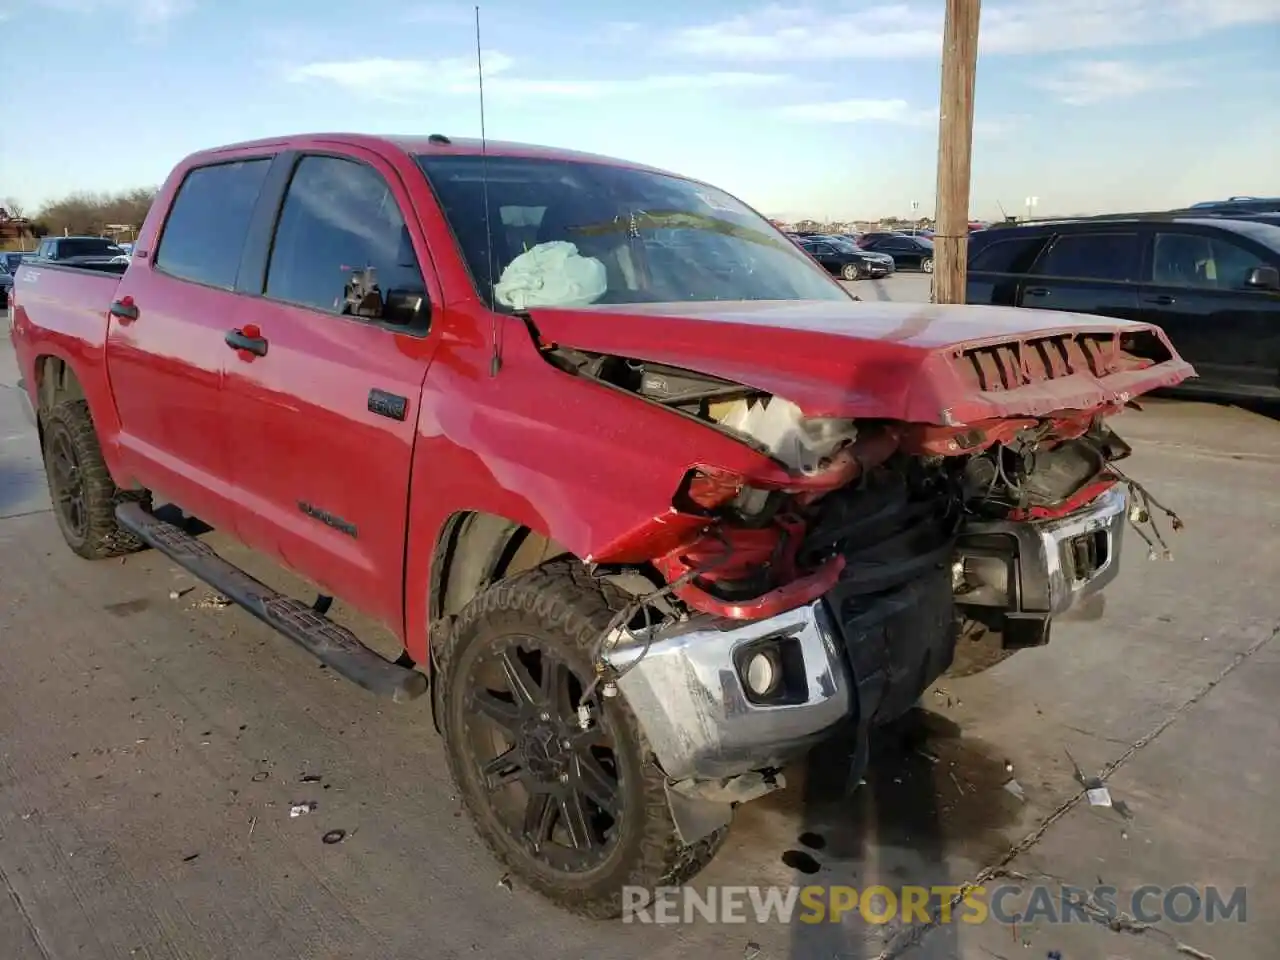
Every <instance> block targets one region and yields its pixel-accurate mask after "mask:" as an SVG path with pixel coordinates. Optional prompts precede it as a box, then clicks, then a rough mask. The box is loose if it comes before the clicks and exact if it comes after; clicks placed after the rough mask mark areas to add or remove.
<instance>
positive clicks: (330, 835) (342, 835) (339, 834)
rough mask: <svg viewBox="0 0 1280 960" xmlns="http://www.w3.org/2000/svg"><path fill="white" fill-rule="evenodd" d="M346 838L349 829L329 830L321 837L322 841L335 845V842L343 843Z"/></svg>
mask: <svg viewBox="0 0 1280 960" xmlns="http://www.w3.org/2000/svg"><path fill="white" fill-rule="evenodd" d="M345 839H347V831H345V830H329V831H328V832H326V833H325V835H324V836H322V837H321V838H320V842H321V843H327V844H330V845H333V844H335V843H341V842H342V841H343V840H345Z"/></svg>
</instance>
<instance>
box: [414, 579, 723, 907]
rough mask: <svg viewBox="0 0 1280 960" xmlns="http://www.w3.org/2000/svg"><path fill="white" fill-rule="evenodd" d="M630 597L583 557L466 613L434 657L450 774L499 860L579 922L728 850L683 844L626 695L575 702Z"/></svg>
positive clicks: (706, 843)
mask: <svg viewBox="0 0 1280 960" xmlns="http://www.w3.org/2000/svg"><path fill="white" fill-rule="evenodd" d="M624 602H625V598H624V597H623V596H622V595H621V594H618V593H617V592H616V591H613V590H612V589H611V588H609V587H606V586H605V585H603V584H601V583H600V582H599V581H596V580H594V579H592V578H591V576H590V575H589V574H588V573H587V571H586V570H585V569H584V568H583V567H582V566H581V565H580V564H578V563H577V562H576V561H553V562H552V563H549V564H546V565H544V566H542V567H538V568H536V569H534V570H530V571H528V572H525V573H521V574H519V575H517V576H514V577H512V578H510V579H509V580H504V581H500V582H499V583H496V584H494V585H493V586H491V587H489V588H488V589H487V590H484V591H483V592H481V593H480V594H479V595H477V596H476V597H475V598H474V599H473V600H472V601H471V602H470V603H469V604H468V605H467V607H466V609H464V610H463V611H462V613H461V614H460V615H459V617H458V619H457V620H456V621H455V623H454V625H453V627H452V628H451V629H450V630H449V632H448V634H447V636H446V637H445V639H444V640H443V642H442V643H441V648H442V649H440V650H439V652H438V654H437V656H438V657H439V659H438V661H437V667H438V669H439V679H440V697H441V700H440V705H441V718H442V729H443V733H444V741H445V750H446V754H447V756H448V760H449V770H450V773H451V774H452V776H453V779H454V782H455V783H456V784H457V786H458V790H459V792H460V793H461V795H462V800H463V803H464V805H465V806H466V808H467V811H468V813H469V814H470V816H471V819H472V822H473V823H474V824H475V827H476V829H477V831H478V832H479V833H480V836H481V838H482V839H483V840H484V842H485V844H486V845H487V846H488V847H489V849H490V851H492V853H493V855H494V856H495V857H496V858H497V859H498V860H499V861H500V862H502V863H503V864H504V865H505V866H506V867H508V868H509V869H510V870H511V872H512V873H513V874H515V875H516V876H517V877H518V878H519V879H520V880H522V881H523V882H524V883H525V884H527V885H528V886H530V887H531V888H533V889H534V890H536V891H537V892H538V893H540V894H542V895H543V896H544V897H546V898H547V899H549V900H551V901H552V902H554V903H556V904H557V905H558V906H560V907H563V908H565V909H567V910H570V911H572V912H574V913H577V914H580V915H583V916H587V917H591V918H595V919H609V918H613V917H617V916H619V915H620V914H621V912H622V908H623V903H622V891H623V887H628V886H631V887H643V888H645V889H648V890H652V889H653V888H654V887H656V886H666V885H674V884H681V883H684V882H686V881H687V880H689V879H691V878H692V877H693V876H694V875H696V874H697V873H698V872H699V871H701V870H702V868H703V867H705V866H706V864H707V863H709V862H710V861H711V859H712V857H713V856H714V855H715V853H716V851H717V850H718V849H719V847H720V846H721V844H722V843H723V841H724V838H725V834H726V833H727V831H726V830H719V831H717V832H716V833H714V834H712V835H711V836H710V837H708V838H706V839H704V840H702V841H700V842H699V843H696V844H693V845H685V844H683V843H681V841H680V839H679V837H678V835H677V833H676V829H675V824H674V822H673V821H672V818H671V812H670V808H669V807H668V804H667V799H666V791H665V777H664V775H663V773H662V771H661V770H659V769H658V767H657V765H656V764H655V763H654V761H653V759H652V757H651V755H650V750H649V747H648V744H647V743H646V741H645V737H644V734H643V732H642V731H641V729H640V726H639V723H638V722H637V720H636V717H635V715H634V714H633V713H632V711H631V708H630V707H629V706H628V704H627V702H626V700H625V699H624V698H623V697H622V696H621V695H619V696H616V697H611V698H604V697H601V696H600V694H599V693H598V692H597V693H595V694H593V696H592V697H591V699H590V700H589V703H590V706H591V713H592V726H591V728H590V729H589V730H587V731H583V730H581V729H580V728H579V726H578V724H577V704H578V701H579V699H580V698H581V695H582V690H583V688H584V685H585V684H586V683H588V682H589V681H590V678H591V677H592V675H593V666H592V662H591V651H592V649H593V647H594V645H595V644H596V642H597V641H598V640H599V638H600V636H601V635H602V634H603V632H604V630H605V629H607V627H608V625H609V623H610V621H611V619H612V617H613V615H614V611H615V610H616V609H618V608H619V606H620V605H621V604H622V603H624Z"/></svg>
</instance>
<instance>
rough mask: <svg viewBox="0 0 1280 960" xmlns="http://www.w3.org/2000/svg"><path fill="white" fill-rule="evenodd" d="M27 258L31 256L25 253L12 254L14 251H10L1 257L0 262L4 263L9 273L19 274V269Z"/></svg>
mask: <svg viewBox="0 0 1280 960" xmlns="http://www.w3.org/2000/svg"><path fill="white" fill-rule="evenodd" d="M27 256H29V254H25V253H14V252H12V251H8V252H6V253H4V254H3V255H0V261H3V263H4V266H5V267H6V268H7V269H8V270H9V272H10V273H11V274H12V273H17V272H18V267H20V266H22V261H23V260H24V259H25V258H26V257H27Z"/></svg>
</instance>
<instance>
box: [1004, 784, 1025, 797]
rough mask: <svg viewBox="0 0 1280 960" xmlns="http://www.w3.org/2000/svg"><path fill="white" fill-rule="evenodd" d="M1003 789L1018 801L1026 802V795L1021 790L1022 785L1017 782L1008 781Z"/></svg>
mask: <svg viewBox="0 0 1280 960" xmlns="http://www.w3.org/2000/svg"><path fill="white" fill-rule="evenodd" d="M1004 788H1005V790H1007V791H1009V793H1012V794H1013V795H1014V796H1015V797H1017V798H1018V799H1019V800H1022V801H1024V802H1025V801H1026V799H1027V795H1026V794H1025V793H1024V792H1023V790H1022V784H1020V783H1019V782H1018V781H1017V780H1010V781H1009V782H1008V783H1006V784H1005V785H1004Z"/></svg>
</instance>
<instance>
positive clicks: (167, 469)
mask: <svg viewBox="0 0 1280 960" xmlns="http://www.w3.org/2000/svg"><path fill="white" fill-rule="evenodd" d="M270 166H271V159H270V158H269V157H268V158H255V159H248V160H240V161H233V162H223V163H218V164H215V165H211V166H205V167H196V168H194V169H192V170H191V171H190V172H189V173H188V174H187V175H186V177H185V179H184V180H183V182H182V185H181V186H180V187H179V188H178V191H177V194H176V195H175V197H174V200H173V203H172V205H171V207H170V209H169V215H168V217H167V218H166V223H165V227H164V233H163V236H161V237H160V240H159V245H158V246H156V247H154V248H153V249H152V250H150V251H142V250H139V251H138V255H137V256H136V257H135V258H134V260H133V262H132V263H131V264H130V265H129V269H128V271H127V272H126V273H125V275H124V278H123V280H122V281H121V284H120V286H119V288H118V289H117V290H116V301H115V303H114V304H113V305H112V307H111V316H110V325H109V327H108V333H107V350H106V357H107V373H108V375H109V376H110V378H111V392H112V395H113V397H114V399H115V404H116V410H117V412H118V414H119V417H120V425H121V430H120V436H119V444H120V458H121V463H122V465H123V467H124V470H125V473H126V475H129V476H135V477H137V478H138V479H139V480H140V481H141V482H142V483H144V484H145V485H147V486H148V487H151V488H152V489H154V490H156V491H157V493H159V494H160V495H161V496H163V497H164V498H166V499H168V500H171V501H173V502H174V503H176V504H178V506H180V507H182V508H183V509H184V510H187V511H188V512H190V513H192V514H195V515H196V516H198V517H200V518H201V519H203V520H205V521H207V522H208V523H210V524H213V525H214V526H229V525H231V524H232V523H233V518H234V514H235V506H234V502H235V498H234V496H233V494H232V491H231V485H230V479H229V477H230V470H229V459H228V450H227V435H228V428H227V422H226V420H225V417H224V413H225V411H224V410H223V407H222V370H223V366H224V363H225V357H226V352H227V348H226V346H225V345H224V343H223V336H224V335H225V332H226V329H227V327H228V326H230V325H231V323H232V320H233V318H234V317H235V314H236V311H237V310H238V309H239V305H240V303H241V301H242V300H243V299H244V298H242V297H241V296H239V295H238V294H236V293H235V292H233V288H234V287H235V284H236V276H237V271H238V268H239V265H240V256H241V251H242V250H243V248H244V245H245V241H246V237H247V236H248V232H249V223H250V220H251V218H252V215H253V210H254V207H255V205H256V203H257V202H258V197H259V193H260V191H261V188H262V184H263V181H264V179H265V177H266V174H267V171H268V169H269V167H270Z"/></svg>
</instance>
